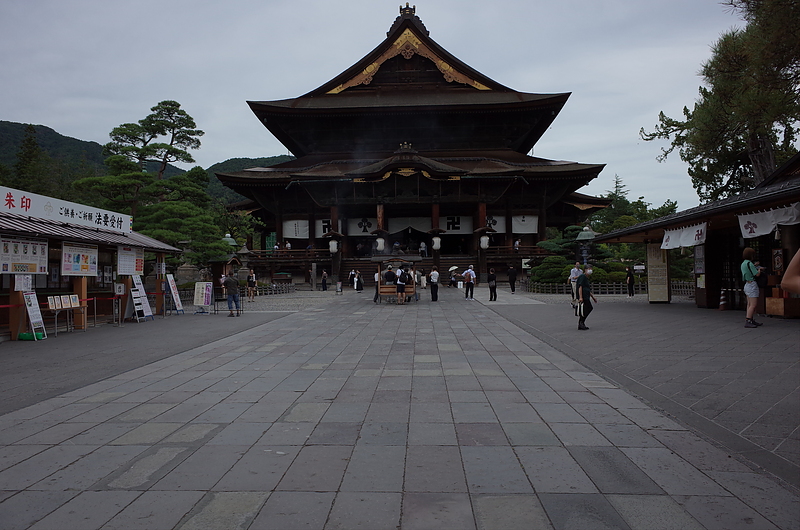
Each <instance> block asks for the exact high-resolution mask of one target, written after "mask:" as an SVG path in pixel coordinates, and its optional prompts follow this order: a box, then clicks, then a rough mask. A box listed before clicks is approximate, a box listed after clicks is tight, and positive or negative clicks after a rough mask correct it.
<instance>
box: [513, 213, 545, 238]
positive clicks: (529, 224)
mask: <svg viewBox="0 0 800 530" xmlns="http://www.w3.org/2000/svg"><path fill="white" fill-rule="evenodd" d="M511 231H512V232H514V233H515V234H538V233H539V216H538V215H515V216H513V217H512V218H511Z"/></svg>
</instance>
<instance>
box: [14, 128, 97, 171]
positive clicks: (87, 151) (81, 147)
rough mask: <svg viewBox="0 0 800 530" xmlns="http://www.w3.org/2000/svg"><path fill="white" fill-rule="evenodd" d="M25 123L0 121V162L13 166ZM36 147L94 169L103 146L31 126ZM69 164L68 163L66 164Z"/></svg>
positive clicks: (54, 157) (23, 136)
mask: <svg viewBox="0 0 800 530" xmlns="http://www.w3.org/2000/svg"><path fill="white" fill-rule="evenodd" d="M27 126H28V125H27V124H25V123H14V122H11V121H0V164H3V165H4V166H7V167H13V166H14V164H15V163H16V162H17V152H18V151H19V148H20V146H21V145H22V139H23V138H25V128H26V127H27ZM33 127H34V129H36V141H37V143H38V144H39V147H40V148H41V149H42V150H43V151H44V152H45V153H47V154H48V155H49V156H50V158H53V159H55V160H60V161H65V162H70V163H75V164H78V163H80V162H83V163H85V164H87V165H90V166H95V167H98V168H101V169H102V167H103V160H104V159H105V157H104V156H103V146H102V145H100V144H98V143H97V142H85V141H83V140H77V139H75V138H70V137H68V136H63V135H61V134H59V133H57V132H56V131H54V130H53V129H51V128H50V127H45V126H44V125H34V126H33ZM70 165H71V164H70Z"/></svg>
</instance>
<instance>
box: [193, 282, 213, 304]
mask: <svg viewBox="0 0 800 530" xmlns="http://www.w3.org/2000/svg"><path fill="white" fill-rule="evenodd" d="M213 291H214V284H213V283H211V282H197V283H195V284H194V305H199V306H204V305H205V306H210V305H211V304H213V303H214V302H213V300H214V299H213V295H214V293H213Z"/></svg>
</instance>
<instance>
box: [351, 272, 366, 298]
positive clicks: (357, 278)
mask: <svg viewBox="0 0 800 530" xmlns="http://www.w3.org/2000/svg"><path fill="white" fill-rule="evenodd" d="M353 285H354V286H355V288H356V292H358V293H360V292H361V291H363V290H364V281H363V280H362V279H361V271H359V270H357V271H356V273H355V275H354V276H353Z"/></svg>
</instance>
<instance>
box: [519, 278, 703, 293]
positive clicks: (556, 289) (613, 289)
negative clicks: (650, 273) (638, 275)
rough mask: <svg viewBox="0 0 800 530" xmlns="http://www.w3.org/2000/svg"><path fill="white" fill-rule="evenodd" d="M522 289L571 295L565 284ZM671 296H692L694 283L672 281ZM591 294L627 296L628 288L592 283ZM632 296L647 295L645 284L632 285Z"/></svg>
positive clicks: (532, 284)
mask: <svg viewBox="0 0 800 530" xmlns="http://www.w3.org/2000/svg"><path fill="white" fill-rule="evenodd" d="M522 286H523V289H525V288H526V287H527V289H526V290H527V291H529V292H531V293H540V294H563V295H568V294H570V293H571V291H570V286H569V284H566V283H539V282H530V283H528V284H525V283H524V282H523V284H522ZM671 287H672V294H673V295H674V296H694V283H693V282H683V281H673V282H672V283H671ZM592 292H593V293H594V294H628V286H627V285H626V284H625V283H624V282H613V283H612V282H592ZM633 292H634V294H647V283H645V282H642V283H636V284H634V285H633Z"/></svg>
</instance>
